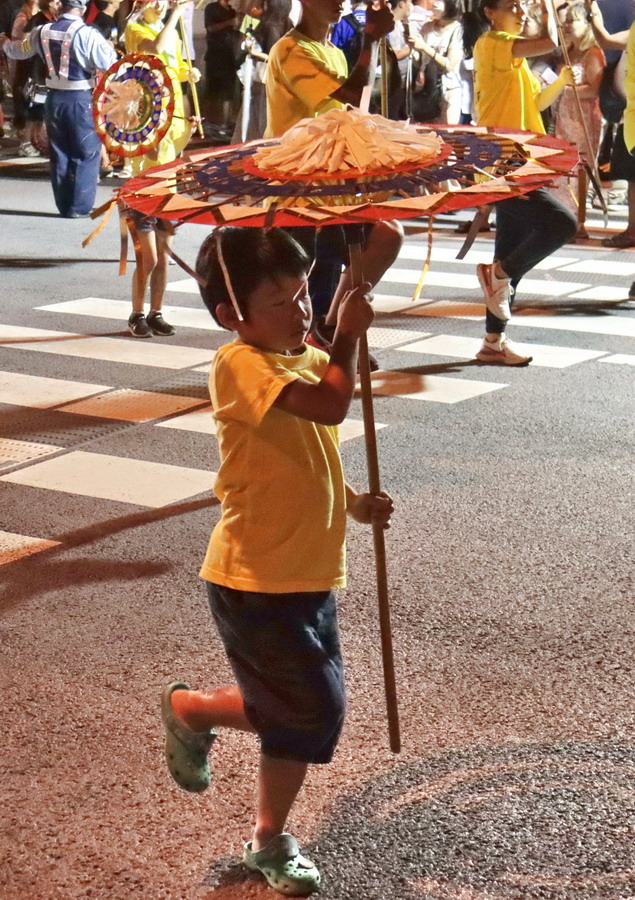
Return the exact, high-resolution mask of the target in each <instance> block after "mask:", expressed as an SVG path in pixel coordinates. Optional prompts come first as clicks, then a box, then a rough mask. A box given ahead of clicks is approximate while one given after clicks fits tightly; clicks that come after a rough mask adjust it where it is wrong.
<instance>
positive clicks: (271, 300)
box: [235, 275, 313, 353]
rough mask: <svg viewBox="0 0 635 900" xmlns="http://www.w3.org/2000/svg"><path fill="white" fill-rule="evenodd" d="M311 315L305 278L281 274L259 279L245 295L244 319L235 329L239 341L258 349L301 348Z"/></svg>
mask: <svg viewBox="0 0 635 900" xmlns="http://www.w3.org/2000/svg"><path fill="white" fill-rule="evenodd" d="M312 315H313V314H312V309H311V300H310V298H309V295H308V291H307V279H306V277H305V276H303V277H301V278H296V277H294V276H292V275H283V276H281V277H280V278H277V279H273V278H267V279H265V280H264V281H261V282H260V284H259V285H258V287H257V288H256V290H255V291H254V292H253V293H252V294H251V296H250V297H249V301H248V306H247V310H246V315H245V321H244V322H238V323H236V325H235V328H236V331H237V332H238V335H239V337H240V338H241V340H243V341H245V343H246V344H252V345H253V346H254V347H260V349H262V350H273V351H274V352H276V353H289V352H295V351H301V349H302V344H303V343H304V339H305V337H306V336H307V334H308V331H309V328H310V327H311V319H312Z"/></svg>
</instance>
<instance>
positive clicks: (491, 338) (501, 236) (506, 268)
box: [474, 0, 577, 366]
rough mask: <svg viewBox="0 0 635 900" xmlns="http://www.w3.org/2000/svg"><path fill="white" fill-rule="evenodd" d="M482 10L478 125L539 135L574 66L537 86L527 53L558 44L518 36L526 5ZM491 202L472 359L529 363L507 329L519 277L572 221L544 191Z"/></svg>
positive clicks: (510, 1) (493, 1)
mask: <svg viewBox="0 0 635 900" xmlns="http://www.w3.org/2000/svg"><path fill="white" fill-rule="evenodd" d="M480 11H481V13H482V15H483V16H484V17H485V19H486V20H487V21H488V22H489V24H490V26H491V30H490V31H487V32H485V34H482V35H481V37H480V38H479V39H478V40H477V42H476V45H475V47H474V75H475V80H474V87H475V99H476V119H477V123H478V125H491V126H492V127H494V128H512V129H514V128H518V129H521V130H522V131H536V132H538V133H539V134H544V131H545V128H544V125H543V122H542V118H541V116H540V111H541V110H542V109H545V108H546V107H548V106H551V104H552V103H553V101H554V100H555V99H556V98H557V97H558V96H559V94H560V93H561V92H562V91H563V90H564V87H565V85H567V84H570V83H571V82H572V81H573V74H572V72H571V69H568V68H564V69H563V70H562V72H561V73H560V75H559V76H558V78H557V79H556V80H555V81H554V83H553V84H551V85H549V86H548V87H546V88H543V89H542V90H541V89H540V84H539V83H538V80H537V79H536V77H535V76H534V75H532V73H531V71H530V69H529V66H528V64H527V57H533V56H542V55H544V54H546V53H550V52H552V51H553V50H554V49H555V44H554V42H553V41H552V40H551V38H549V37H548V36H545V37H535V38H523V37H521V33H522V29H523V25H524V20H525V10H524V7H523V5H522V3H521V2H520V0H481V5H480ZM546 15H547V13H546V11H545V16H546ZM545 25H546V20H545ZM495 205H496V242H495V245H494V261H493V262H492V264H491V265H486V264H480V265H478V266H477V267H476V272H477V275H478V279H479V282H480V284H481V287H482V289H483V294H484V300H485V307H486V310H487V312H486V318H485V338H484V340H483V344H482V345H481V349H480V350H479V351H478V353H477V354H476V358H477V359H478V360H479V361H480V362H483V363H491V364H494V365H504V366H526V365H528V363H530V362H531V360H532V357H531V356H526V355H525V354H523V353H520V352H519V351H518V349H517V348H515V347H514V346H513V345H512V343H511V341H509V340H508V339H507V337H506V334H505V327H506V324H507V322H508V321H509V319H510V317H511V307H512V304H513V302H514V297H515V294H516V288H517V286H518V282H519V281H520V279H521V278H522V277H523V275H526V274H527V272H529V271H530V270H531V269H533V268H534V266H536V265H537V264H538V263H539V262H541V261H542V260H543V259H546V257H547V256H549V255H550V254H552V253H553V252H554V251H555V250H557V249H558V248H559V247H561V246H562V245H563V244H565V243H566V242H567V241H569V240H571V238H572V237H573V235H574V234H575V232H576V228H577V222H576V219H575V216H574V215H573V214H572V213H571V212H570V211H569V210H568V209H567V208H566V207H565V206H563V205H562V203H560V202H559V201H558V200H556V199H555V197H553V196H552V194H551V193H550V191H549V190H548V189H546V188H538V189H537V190H534V191H531V192H530V193H528V194H524V195H523V196H520V197H512V198H510V199H509V200H502V201H500V202H498V203H496V204H495Z"/></svg>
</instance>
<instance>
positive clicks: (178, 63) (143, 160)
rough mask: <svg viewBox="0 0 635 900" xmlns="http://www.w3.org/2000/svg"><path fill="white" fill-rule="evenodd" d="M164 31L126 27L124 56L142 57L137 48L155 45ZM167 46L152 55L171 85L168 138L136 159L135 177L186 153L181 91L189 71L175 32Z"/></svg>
mask: <svg viewBox="0 0 635 900" xmlns="http://www.w3.org/2000/svg"><path fill="white" fill-rule="evenodd" d="M163 28H164V23H163V22H156V23H153V24H150V23H148V22H145V21H144V20H143V19H139V20H138V21H136V22H131V23H129V24H128V25H127V26H126V30H125V32H124V41H125V45H126V53H142V52H143V51H142V50H141V49H140V47H141V45H142V44H143V43H144V41H155V40H156V39H157V36H158V35H159V33H160V32H161V31H162V30H163ZM170 44H171V46H170V48H169V49H168V50H165V51H163V52H162V53H159V52H155V53H154V55H155V56H158V57H159V59H160V60H162V62H163V63H165V65H166V67H167V71H168V75H169V76H170V80H171V82H172V89H173V91H174V117H173V119H172V124H171V125H170V128H169V130H168V132H167V134H166V135H165V137H164V138H163V140H162V141H161V142H160V143H159V145H158V146H157V147H156V148H155V149H154V150H153V151H151V152H150V153H147V154H146V155H145V156H139V157H135V159H134V160H133V164H132V165H133V171H134V174H135V175H137V174H139V173H140V172H143V171H144V170H145V169H149V168H152V167H153V166H161V165H163V164H164V163H168V162H172V160H174V159H176V158H177V157H178V156H179V154H180V153H181V152H182V151H183V150H184V149H185V147H186V146H187V143H188V141H189V139H190V135H191V133H192V132H191V128H190V126H189V123H188V122H187V120H186V116H185V104H184V101H183V90H182V88H181V82H182V81H186V80H187V77H188V74H189V71H190V70H189V68H188V66H187V64H186V63H185V61H184V60H183V55H182V48H181V39H180V37H179V36H178V34H176V32H174V33H173V34H172V35H171V40H170Z"/></svg>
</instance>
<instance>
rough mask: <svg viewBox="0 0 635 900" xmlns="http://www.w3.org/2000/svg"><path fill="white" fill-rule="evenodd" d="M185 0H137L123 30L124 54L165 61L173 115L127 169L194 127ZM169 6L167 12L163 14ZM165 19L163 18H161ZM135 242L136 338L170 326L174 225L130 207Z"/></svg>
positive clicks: (164, 150)
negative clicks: (186, 86)
mask: <svg viewBox="0 0 635 900" xmlns="http://www.w3.org/2000/svg"><path fill="white" fill-rule="evenodd" d="M188 2H189V0H173V2H172V3H171V4H168V3H167V0H149V2H147V3H146V2H143V0H137V2H136V4H135V12H134V13H133V15H132V17H131V18H130V20H129V21H128V24H127V26H126V30H125V32H124V40H125V44H126V53H151V54H153V55H154V56H158V57H159V59H160V60H161V61H162V62H163V63H164V64H165V66H166V71H167V77H169V79H170V81H171V84H172V90H173V91H174V114H173V118H172V123H171V125H170V128H169V129H168V132H167V134H166V135H165V136H164V137H163V139H162V140H161V141H160V142H159V143H158V145H157V146H156V148H155V149H154V150H152V151H150V153H146V154H145V155H144V156H136V157H134V159H133V162H132V172H133V173H134V174H135V175H138V174H139V173H140V172H142V171H144V170H145V169H148V168H150V167H152V166H161V165H164V164H165V163H168V162H172V160H174V159H176V158H177V157H178V156H179V155H180V154H181V152H182V151H183V150H184V149H185V147H186V146H187V143H188V141H189V140H190V138H191V136H192V132H193V131H194V128H195V127H196V123H195V120H194V119H193V118H191V117H190V118H188V117H187V115H186V109H185V98H184V96H183V88H182V87H181V83H182V82H184V81H189V82H191V83H192V84H195V83H196V82H197V81H198V80H199V79H200V77H201V73H200V72H199V70H198V69H196V68H190V67H189V66H188V65H187V64H186V62H185V60H184V59H183V53H182V47H181V38H180V37H179V34H178V31H177V25H178V23H179V19H180V17H181V15H182V11H183V8H184V7H185V6H186V4H187V3H188ZM168 9H169V13H168ZM166 15H167V19H166V20H165V21H164V17H165V16H166ZM124 214H125V217H126V219H127V221H128V224H129V226H131V230H133V236H134V238H135V244H137V243H138V245H139V254H138V262H137V266H136V268H135V271H134V274H133V276H132V312H131V313H130V316H129V318H128V331H129V332H130V334H131V335H132V336H133V337H135V338H151V337H152V336H153V335H156V336H157V337H170V336H171V335H173V334H174V333H175V331H174V328H173V327H172V325H170V323H169V322H166V320H165V319H164V318H163V312H162V309H163V298H164V295H165V287H166V285H167V280H168V265H169V261H170V260H169V251H170V248H171V244H172V237H173V234H174V229H173V228H172V226H171V225H170V224H169V222H167V221H165V220H161V219H155V218H153V217H146V216H143V215H142V214H141V213H139V212H136V211H135V210H132V209H126V210H125V213H124ZM148 286H149V288H150V309H149V311H148V315H147V316H146V314H145V311H144V307H145V296H146V293H147V291H148Z"/></svg>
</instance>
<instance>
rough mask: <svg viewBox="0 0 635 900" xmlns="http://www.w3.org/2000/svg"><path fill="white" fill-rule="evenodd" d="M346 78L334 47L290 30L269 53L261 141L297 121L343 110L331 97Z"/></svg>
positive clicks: (344, 66)
mask: <svg viewBox="0 0 635 900" xmlns="http://www.w3.org/2000/svg"><path fill="white" fill-rule="evenodd" d="M347 77H348V65H347V63H346V57H345V56H344V54H343V53H342V51H341V50H340V49H339V48H338V47H336V46H335V44H332V43H331V42H330V41H328V42H327V44H326V45H325V44H321V43H320V42H319V41H312V40H310V39H309V38H307V37H305V35H303V34H302V32H300V31H298V30H297V29H296V28H292V29H291V31H289V32H287V34H285V35H284V37H282V38H280V40H279V41H277V42H276V43H275V44H274V45H273V47H272V48H271V51H270V52H269V59H268V61H267V80H266V87H267V129H266V131H265V137H279V136H280V135H281V134H284V133H285V131H288V130H289V128H291V127H292V126H293V125H295V124H296V123H297V122H299V121H300V119H308V118H313V117H314V116H319V115H320V114H321V113H325V112H328V110H329V109H343V108H344V104H343V103H340V102H339V101H338V100H333V99H332V98H331V94H332V93H334V92H335V91H336V90H337V89H338V88H339V87H340V86H341V85H342V84H343V82H344V81H346V79H347Z"/></svg>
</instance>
